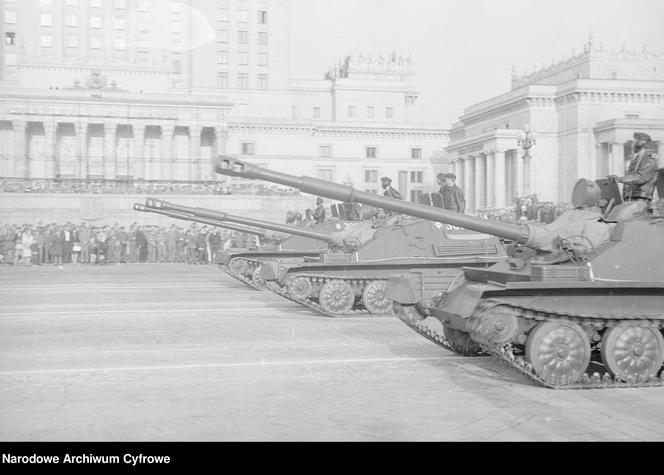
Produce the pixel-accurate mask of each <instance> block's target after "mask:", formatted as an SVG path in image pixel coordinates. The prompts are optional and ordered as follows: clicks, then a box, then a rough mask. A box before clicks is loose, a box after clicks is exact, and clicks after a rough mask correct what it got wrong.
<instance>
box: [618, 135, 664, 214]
mask: <svg viewBox="0 0 664 475" xmlns="http://www.w3.org/2000/svg"><path fill="white" fill-rule="evenodd" d="M650 142H651V138H650V136H649V135H648V134H644V133H642V132H635V133H634V144H633V146H632V148H633V150H634V156H633V157H632V161H631V162H630V163H629V167H628V168H627V174H626V175H625V176H623V177H619V176H616V175H609V178H610V179H613V180H616V181H617V182H618V183H622V184H623V185H624V186H623V200H624V201H635V200H642V201H646V202H648V203H650V201H651V200H652V195H653V193H654V191H655V183H656V182H657V156H656V155H655V154H654V153H652V152H651V151H650V150H648V148H647V146H648V144H649V143H650Z"/></svg>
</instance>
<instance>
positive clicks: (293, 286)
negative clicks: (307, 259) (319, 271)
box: [288, 276, 313, 300]
mask: <svg viewBox="0 0 664 475" xmlns="http://www.w3.org/2000/svg"><path fill="white" fill-rule="evenodd" d="M312 290H313V285H312V284H311V281H310V280H309V278H308V277H303V276H300V277H295V278H294V279H293V280H291V281H290V282H289V283H288V293H289V294H290V296H291V297H293V298H294V299H296V300H304V299H306V298H307V297H309V296H310V295H311V292H312Z"/></svg>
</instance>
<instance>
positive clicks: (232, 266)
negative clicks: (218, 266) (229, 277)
mask: <svg viewBox="0 0 664 475" xmlns="http://www.w3.org/2000/svg"><path fill="white" fill-rule="evenodd" d="M228 270H229V271H231V274H235V275H244V273H245V272H247V261H245V260H244V259H238V258H236V257H235V258H233V259H231V260H230V261H229V262H228Z"/></svg>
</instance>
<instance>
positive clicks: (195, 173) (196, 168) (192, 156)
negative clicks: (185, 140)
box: [178, 125, 201, 180]
mask: <svg viewBox="0 0 664 475" xmlns="http://www.w3.org/2000/svg"><path fill="white" fill-rule="evenodd" d="M187 164H188V167H187V168H188V170H187V173H186V175H183V176H182V177H180V176H178V178H179V179H185V180H200V179H201V128H200V127H199V126H198V125H190V126H189V160H187Z"/></svg>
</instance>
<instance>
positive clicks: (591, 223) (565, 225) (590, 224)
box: [528, 210, 611, 252]
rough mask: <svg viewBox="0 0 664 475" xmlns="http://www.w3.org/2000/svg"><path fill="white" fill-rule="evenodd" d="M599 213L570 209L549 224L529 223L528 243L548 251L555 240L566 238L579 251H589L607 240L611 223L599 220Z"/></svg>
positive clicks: (554, 244)
mask: <svg viewBox="0 0 664 475" xmlns="http://www.w3.org/2000/svg"><path fill="white" fill-rule="evenodd" d="M601 217H602V215H601V214H599V213H597V212H595V211H588V210H571V211H567V212H566V213H564V214H562V215H561V216H560V217H559V218H558V219H556V220H555V221H554V222H553V223H551V224H549V225H546V226H544V225H534V224H529V227H530V230H531V235H530V239H529V241H528V245H529V246H532V247H535V248H537V249H541V250H544V251H550V250H552V249H554V248H555V246H556V242H557V241H558V240H559V239H560V238H562V239H567V243H568V244H572V245H573V246H574V247H575V248H576V249H578V250H579V251H580V252H589V251H591V250H592V248H596V247H598V246H600V245H601V244H603V243H604V242H606V241H608V240H609V237H610V233H611V225H609V224H607V223H605V222H602V221H600V218H601Z"/></svg>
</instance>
